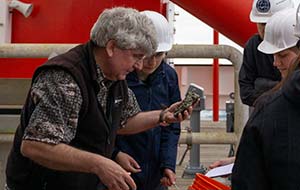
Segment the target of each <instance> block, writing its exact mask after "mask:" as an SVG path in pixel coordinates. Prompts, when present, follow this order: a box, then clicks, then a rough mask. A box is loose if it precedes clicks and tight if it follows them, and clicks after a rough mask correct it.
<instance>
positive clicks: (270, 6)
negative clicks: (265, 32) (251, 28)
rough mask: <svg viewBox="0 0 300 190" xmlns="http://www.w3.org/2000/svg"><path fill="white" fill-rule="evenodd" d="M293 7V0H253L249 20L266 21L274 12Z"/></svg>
mask: <svg viewBox="0 0 300 190" xmlns="http://www.w3.org/2000/svg"><path fill="white" fill-rule="evenodd" d="M293 7H294V3H293V0H254V1H253V5H252V10H251V12H250V20H251V22H255V23H267V20H268V19H269V18H270V17H271V16H272V15H273V14H274V13H276V12H278V11H281V10H283V9H287V8H293Z"/></svg>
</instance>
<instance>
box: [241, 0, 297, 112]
mask: <svg viewBox="0 0 300 190" xmlns="http://www.w3.org/2000/svg"><path fill="white" fill-rule="evenodd" d="M293 5H294V4H293V2H292V0H283V1H282V0H254V2H253V6H252V10H251V13H250V20H251V21H252V22H254V23H256V24H257V30H258V34H255V35H253V36H252V37H251V38H250V39H249V40H248V42H247V43H246V45H245V48H244V57H243V64H242V66H241V69H240V72H239V86H240V96H241V100H242V102H243V103H244V104H246V105H248V106H253V104H254V102H255V100H256V99H257V98H258V97H259V96H260V95H261V94H263V93H264V92H266V91H268V90H270V89H271V88H273V87H274V86H275V85H276V84H277V83H278V82H279V81H280V80H281V76H280V72H279V71H278V69H277V68H275V67H274V66H273V61H274V59H273V55H268V54H265V53H262V52H259V51H258V50H257V46H258V45H259V44H260V43H261V42H262V39H263V38H264V30H265V24H266V22H267V20H268V19H269V18H270V17H271V16H272V14H274V13H275V12H277V11H280V10H284V9H286V8H292V7H293Z"/></svg>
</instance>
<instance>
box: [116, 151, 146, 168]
mask: <svg viewBox="0 0 300 190" xmlns="http://www.w3.org/2000/svg"><path fill="white" fill-rule="evenodd" d="M115 160H116V162H117V163H118V164H120V166H122V167H123V168H124V169H125V170H126V171H128V172H132V173H137V172H141V171H142V170H141V167H140V166H139V164H138V163H137V162H136V161H135V160H134V159H133V158H132V157H131V156H129V155H128V154H126V153H124V152H121V151H120V152H119V153H118V154H117V156H116V159H115Z"/></svg>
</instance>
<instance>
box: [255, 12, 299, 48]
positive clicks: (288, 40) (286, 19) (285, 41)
mask: <svg viewBox="0 0 300 190" xmlns="http://www.w3.org/2000/svg"><path fill="white" fill-rule="evenodd" d="M295 15H296V9H287V10H283V11H279V12H277V13H275V14H274V15H273V16H272V17H271V18H270V19H269V20H268V23H267V25H266V28H265V36H264V40H263V41H262V42H261V43H260V44H259V46H258V50H259V51H261V52H263V53H266V54H275V53H278V52H281V51H283V50H286V49H288V48H291V47H294V46H296V44H297V42H298V40H299V38H297V37H296V36H295V35H294V27H295V23H296V16H295Z"/></svg>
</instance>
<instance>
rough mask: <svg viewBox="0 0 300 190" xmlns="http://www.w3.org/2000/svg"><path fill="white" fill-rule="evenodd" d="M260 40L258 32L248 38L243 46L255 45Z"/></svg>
mask: <svg viewBox="0 0 300 190" xmlns="http://www.w3.org/2000/svg"><path fill="white" fill-rule="evenodd" d="M261 42H262V39H261V38H260V36H259V35H258V34H254V35H253V36H251V37H250V38H249V39H248V41H247V43H246V45H245V47H257V46H258V45H259V44H260V43H261Z"/></svg>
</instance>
